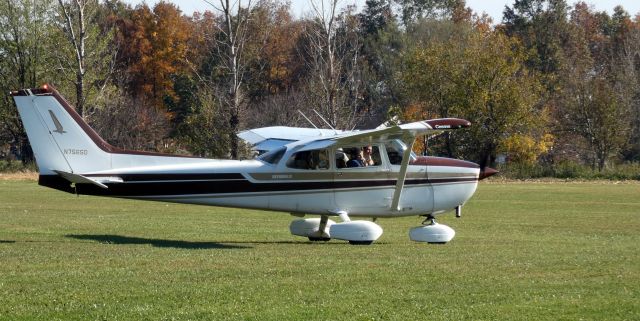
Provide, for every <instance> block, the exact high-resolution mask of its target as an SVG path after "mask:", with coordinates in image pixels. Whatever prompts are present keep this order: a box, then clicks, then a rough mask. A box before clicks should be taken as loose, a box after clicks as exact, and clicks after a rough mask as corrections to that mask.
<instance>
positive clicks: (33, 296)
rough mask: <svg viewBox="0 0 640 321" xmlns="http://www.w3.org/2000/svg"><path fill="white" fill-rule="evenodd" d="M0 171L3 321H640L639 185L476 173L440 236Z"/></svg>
mask: <svg viewBox="0 0 640 321" xmlns="http://www.w3.org/2000/svg"><path fill="white" fill-rule="evenodd" d="M291 219H292V217H291V216H289V215H288V214H286V213H271V212H260V211H250V210H239V209H226V208H215V207H204V206H185V205H177V204H165V203H153V202H142V201H130V200H119V199H107V198H95V197H87V196H81V197H76V196H74V195H70V194H65V193H62V192H58V191H54V190H50V189H46V188H43V187H39V186H37V184H36V183H35V182H34V181H30V180H0V320H98V319H99V320H640V183H638V182H634V183H621V184H615V183H610V182H582V183H562V182H552V183H549V182H546V183H545V182H507V183H500V182H498V183H495V182H494V183H484V182H483V183H482V184H480V186H479V188H478V191H477V193H476V195H475V197H474V198H473V199H472V200H471V201H470V202H469V203H468V204H467V205H466V206H465V207H464V209H463V218H462V219H455V218H454V215H453V214H449V215H445V216H443V217H442V218H440V219H439V222H440V223H445V224H447V225H449V226H451V227H453V228H454V229H455V230H456V232H457V235H456V237H455V238H454V239H453V241H452V242H451V243H449V244H447V245H428V244H418V243H415V242H411V241H410V240H409V239H408V230H409V228H410V227H413V226H417V225H419V223H420V221H421V220H420V219H419V218H417V217H411V218H399V219H382V220H378V222H379V224H380V225H381V226H382V227H383V228H384V234H383V236H382V237H381V238H380V240H379V241H378V242H377V243H374V245H372V246H352V245H348V244H347V243H346V242H343V241H337V240H332V241H330V242H328V243H310V242H308V241H306V239H303V238H298V237H294V236H292V235H290V234H289V233H288V224H289V222H290V221H291Z"/></svg>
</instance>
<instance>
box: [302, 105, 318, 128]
mask: <svg viewBox="0 0 640 321" xmlns="http://www.w3.org/2000/svg"><path fill="white" fill-rule="evenodd" d="M298 112H299V113H300V115H302V117H304V119H306V120H307V121H308V122H309V124H311V126H313V128H315V129H318V126H316V124H314V123H313V122H312V121H311V119H309V118H307V116H306V115H305V114H304V113H303V112H302V111H300V109H298Z"/></svg>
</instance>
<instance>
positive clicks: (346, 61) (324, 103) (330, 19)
mask: <svg viewBox="0 0 640 321" xmlns="http://www.w3.org/2000/svg"><path fill="white" fill-rule="evenodd" d="M340 3H341V1H340V0H314V1H311V7H312V12H313V15H312V16H311V17H310V18H311V23H310V24H308V25H307V27H306V30H305V34H306V37H307V42H308V44H307V48H306V53H305V58H306V61H307V64H308V66H309V69H310V71H311V75H312V76H311V80H310V83H309V87H308V88H307V90H309V91H310V92H309V94H310V95H316V96H317V99H316V101H315V102H311V103H312V104H313V105H314V107H316V108H318V109H319V112H320V113H321V114H322V115H323V118H325V119H326V120H327V121H328V122H329V124H330V125H331V126H332V127H334V128H343V129H346V128H348V129H351V128H352V127H353V126H355V125H356V124H357V123H358V120H359V119H358V117H359V116H360V114H361V112H362V110H361V109H360V104H359V103H358V102H359V99H360V98H361V97H360V94H361V91H362V84H361V75H360V73H359V69H358V60H359V58H360V47H361V45H360V43H359V39H360V38H359V37H358V34H357V32H356V31H357V28H358V27H359V21H358V19H357V17H356V16H355V15H353V14H351V12H350V11H348V9H347V11H343V12H342V13H341V14H339V13H338V8H339V6H340Z"/></svg>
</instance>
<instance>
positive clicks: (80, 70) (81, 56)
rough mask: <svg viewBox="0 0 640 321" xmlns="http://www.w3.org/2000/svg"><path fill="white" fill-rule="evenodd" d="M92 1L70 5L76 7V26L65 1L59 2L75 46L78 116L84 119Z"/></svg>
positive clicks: (77, 1) (75, 2)
mask: <svg viewBox="0 0 640 321" xmlns="http://www.w3.org/2000/svg"><path fill="white" fill-rule="evenodd" d="M91 1H92V0H74V1H73V2H72V3H70V5H71V6H74V8H73V9H74V11H75V12H76V13H77V21H76V24H74V23H73V19H72V16H71V14H70V12H69V10H68V8H67V7H66V6H65V3H64V2H63V0H58V4H59V5H60V9H61V10H62V13H63V15H64V19H65V26H64V32H65V35H66V37H67V39H68V40H69V41H70V42H71V44H72V45H73V50H74V54H75V60H76V61H75V62H76V64H75V68H76V80H75V87H76V110H77V111H78V114H80V116H83V117H84V114H85V107H84V103H85V84H84V83H85V74H86V70H85V58H86V53H85V42H86V39H87V30H86V16H85V8H86V6H87V4H88V3H89V2H91ZM76 29H77V30H76Z"/></svg>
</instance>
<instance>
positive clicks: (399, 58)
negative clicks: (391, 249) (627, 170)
mask: <svg viewBox="0 0 640 321" xmlns="http://www.w3.org/2000/svg"><path fill="white" fill-rule="evenodd" d="M206 3H208V4H209V5H210V10H207V11H205V12H194V13H192V14H185V13H183V12H181V11H180V10H179V9H178V8H177V7H176V6H175V5H174V4H171V3H168V2H159V3H157V4H156V5H154V6H153V7H149V6H148V5H147V4H141V5H137V6H131V5H129V4H126V3H124V2H123V1H121V0H104V1H99V0H56V1H53V0H0V88H1V89H2V90H3V91H4V92H5V93H7V92H9V91H10V90H16V89H20V88H30V87H38V86H41V85H42V84H44V83H50V84H52V85H54V86H55V87H56V88H57V89H58V90H59V91H60V92H61V93H62V94H63V95H64V96H65V97H67V99H68V100H69V101H70V103H72V104H73V105H74V106H75V107H76V109H77V111H78V113H79V114H80V115H81V116H82V117H83V118H84V119H85V120H86V121H87V122H88V123H89V124H90V125H91V126H92V127H94V128H95V129H96V130H97V131H98V132H99V133H100V134H101V135H102V136H103V137H104V138H105V139H106V140H107V141H109V142H110V143H112V144H113V145H116V146H119V147H123V148H129V149H142V150H153V151H160V152H170V153H180V154H192V155H198V156H206V157H222V158H234V159H237V158H243V157H249V148H248V147H247V146H244V145H243V144H242V142H241V141H239V140H238V138H237V136H236V134H237V133H238V132H239V131H242V130H244V129H247V128H255V127H262V126H271V125H289V126H304V127H309V126H310V124H309V123H308V121H307V120H306V119H305V117H307V118H309V119H310V120H311V121H312V122H314V123H315V124H317V125H322V126H325V127H326V126H332V127H334V128H338V129H354V128H356V129H357V128H372V127H375V126H377V125H379V124H381V123H384V122H388V121H390V122H404V121H414V120H421V119H428V118H437V117H458V118H465V119H468V120H470V121H471V122H472V124H473V126H472V127H471V128H470V129H469V130H464V131H458V132H453V133H444V134H441V135H438V136H435V137H432V138H430V139H429V140H428V141H422V142H420V143H419V144H416V149H417V150H416V151H417V152H426V151H427V145H428V151H429V153H432V154H438V155H443V156H448V157H459V158H466V159H471V160H474V161H476V162H479V163H480V164H482V165H493V164H495V162H496V161H497V160H500V161H504V160H505V159H506V161H507V162H509V163H520V164H554V163H558V162H567V161H568V162H575V163H580V164H586V165H588V166H591V167H592V168H594V169H597V170H603V169H604V168H605V167H607V166H613V165H615V164H621V163H634V162H636V163H637V162H639V161H640V126H638V124H639V123H640V14H638V15H635V16H632V15H631V14H630V13H628V12H626V11H625V10H624V8H622V7H620V6H618V7H616V8H615V9H614V12H613V13H612V14H608V13H607V12H600V11H597V10H595V9H594V8H593V6H591V5H589V4H588V3H585V2H579V3H576V4H575V5H573V6H570V5H569V4H568V3H567V2H566V1H564V0H515V1H514V3H513V4H512V5H508V6H505V9H504V12H503V17H502V21H498V22H494V21H492V20H491V18H490V17H488V16H487V15H485V14H479V13H477V12H473V11H472V10H471V9H470V8H468V7H467V6H466V3H465V1H464V0H367V1H366V5H365V6H364V8H363V9H362V10H361V11H360V12H357V11H356V10H355V8H354V7H349V6H347V7H344V6H342V5H341V0H311V2H310V3H311V8H312V9H311V10H310V11H309V12H308V13H306V14H305V15H303V16H302V17H296V16H294V15H292V13H291V8H290V6H289V3H288V2H285V1H283V0H242V1H231V2H230V1H229V0H211V1H206ZM0 156H2V158H4V159H16V158H17V159H20V160H23V161H24V162H29V161H31V160H32V159H33V155H32V154H31V151H30V147H29V145H28V141H27V139H26V134H25V133H24V130H23V128H22V125H21V123H20V120H19V117H18V116H17V111H16V108H15V106H14V104H13V102H12V100H11V98H10V97H8V96H6V95H3V97H2V98H1V99H0Z"/></svg>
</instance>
